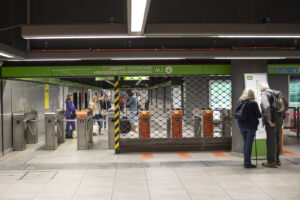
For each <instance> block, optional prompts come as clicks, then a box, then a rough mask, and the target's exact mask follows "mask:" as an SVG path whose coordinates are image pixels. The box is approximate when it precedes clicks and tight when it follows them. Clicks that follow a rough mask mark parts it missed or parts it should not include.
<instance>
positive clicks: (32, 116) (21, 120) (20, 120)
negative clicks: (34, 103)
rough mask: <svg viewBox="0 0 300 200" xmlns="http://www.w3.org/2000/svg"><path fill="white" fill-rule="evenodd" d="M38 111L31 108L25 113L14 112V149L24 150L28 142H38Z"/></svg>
mask: <svg viewBox="0 0 300 200" xmlns="http://www.w3.org/2000/svg"><path fill="white" fill-rule="evenodd" d="M37 119H38V113H37V111H35V110H29V111H28V112H25V113H24V112H23V113H13V150H14V151H23V150H25V149H26V143H27V144H35V143H37V142H38V123H37V122H38V121H37Z"/></svg>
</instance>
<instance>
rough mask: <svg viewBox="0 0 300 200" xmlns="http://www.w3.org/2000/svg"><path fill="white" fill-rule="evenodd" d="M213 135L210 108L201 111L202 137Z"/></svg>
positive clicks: (212, 120)
mask: <svg viewBox="0 0 300 200" xmlns="http://www.w3.org/2000/svg"><path fill="white" fill-rule="evenodd" d="M213 136H214V116H213V111H212V110H204V111H203V137H213Z"/></svg>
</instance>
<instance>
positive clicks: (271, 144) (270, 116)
mask: <svg viewBox="0 0 300 200" xmlns="http://www.w3.org/2000/svg"><path fill="white" fill-rule="evenodd" d="M259 89H260V91H261V105H260V106H261V112H262V121H263V125H264V126H265V129H266V133H267V162H265V163H262V165H263V166H264V167H271V168H277V165H281V163H280V159H279V154H280V146H281V129H282V123H283V117H284V113H282V112H277V111H276V110H275V108H274V102H275V99H274V98H275V96H276V95H278V94H279V93H280V91H276V90H272V89H270V88H269V85H268V83H261V84H260V87H259Z"/></svg>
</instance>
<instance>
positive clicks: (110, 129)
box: [107, 111, 115, 149]
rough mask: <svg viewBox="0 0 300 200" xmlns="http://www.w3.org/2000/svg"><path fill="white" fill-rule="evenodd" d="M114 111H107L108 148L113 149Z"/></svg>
mask: <svg viewBox="0 0 300 200" xmlns="http://www.w3.org/2000/svg"><path fill="white" fill-rule="evenodd" d="M114 118H115V113H114V111H112V112H108V113H107V120H108V124H107V125H108V148H109V149H115V122H114Z"/></svg>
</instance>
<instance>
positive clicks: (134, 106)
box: [126, 90, 138, 132]
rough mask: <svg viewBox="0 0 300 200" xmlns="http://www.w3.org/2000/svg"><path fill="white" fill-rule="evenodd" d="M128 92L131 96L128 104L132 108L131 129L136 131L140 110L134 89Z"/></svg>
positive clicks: (130, 116) (130, 115)
mask: <svg viewBox="0 0 300 200" xmlns="http://www.w3.org/2000/svg"><path fill="white" fill-rule="evenodd" d="M127 94H128V96H129V98H128V99H127V102H126V106H127V107H129V110H130V114H129V119H130V125H131V131H133V132H136V125H135V118H136V115H137V112H138V102H137V98H136V96H135V95H134V93H133V92H132V90H128V91H127Z"/></svg>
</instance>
